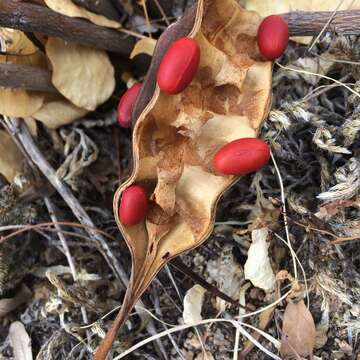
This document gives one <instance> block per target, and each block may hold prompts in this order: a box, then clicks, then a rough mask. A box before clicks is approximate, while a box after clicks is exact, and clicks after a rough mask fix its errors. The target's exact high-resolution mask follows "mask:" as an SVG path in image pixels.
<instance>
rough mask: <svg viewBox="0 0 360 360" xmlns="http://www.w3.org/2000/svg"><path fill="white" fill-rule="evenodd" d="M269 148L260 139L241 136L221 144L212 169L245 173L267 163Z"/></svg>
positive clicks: (227, 173)
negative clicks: (241, 137) (223, 144)
mask: <svg viewBox="0 0 360 360" xmlns="http://www.w3.org/2000/svg"><path fill="white" fill-rule="evenodd" d="M269 158H270V148H269V146H268V145H267V144H266V143H265V142H263V141H262V140H259V139H256V138H243V139H238V140H235V141H232V142H230V143H229V144H227V145H225V146H223V147H222V148H221V149H220V150H219V151H218V152H217V153H216V155H215V157H214V159H213V167H214V169H215V170H216V171H217V172H219V173H221V174H225V175H245V174H248V173H251V172H253V171H256V170H258V169H260V168H261V167H263V166H264V165H266V164H267V162H268V161H269Z"/></svg>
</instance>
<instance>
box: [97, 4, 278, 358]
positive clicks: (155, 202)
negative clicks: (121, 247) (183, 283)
mask: <svg viewBox="0 0 360 360" xmlns="http://www.w3.org/2000/svg"><path fill="white" fill-rule="evenodd" d="M260 21H261V18H260V17H259V16H258V15H257V14H256V13H254V12H248V11H246V10H244V9H242V8H241V7H240V6H239V5H238V3H237V1H236V0H208V1H206V2H204V1H203V0H200V1H198V3H197V8H196V7H195V6H194V7H192V8H190V10H189V11H188V12H187V13H186V14H185V15H184V17H183V18H182V19H181V20H180V21H179V22H177V23H176V24H174V25H172V26H171V27H169V28H168V30H167V31H166V32H165V33H164V34H163V35H162V36H161V38H160V39H159V40H158V42H157V46H156V49H155V52H154V55H153V60H152V64H151V66H150V69H149V72H148V75H147V77H146V79H145V81H144V83H143V86H142V89H141V91H140V94H139V97H138V100H137V102H136V104H135V108H134V111H133V116H134V120H135V121H134V123H135V126H134V129H133V152H134V171H133V174H132V176H131V177H130V179H129V180H128V181H127V182H126V183H125V184H123V185H122V186H121V187H120V188H119V189H118V191H117V192H116V194H115V197H114V212H115V217H116V221H117V224H118V226H119V229H120V231H121V232H122V234H123V236H124V239H125V240H126V242H127V245H128V247H129V249H130V252H131V255H132V260H133V267H132V276H131V282H130V285H129V287H128V291H127V294H126V297H125V300H124V304H123V306H122V309H121V312H120V313H119V314H118V316H117V318H116V320H115V323H114V325H113V327H112V329H111V331H110V332H109V334H108V335H107V336H106V338H105V339H104V341H103V343H102V345H101V346H100V348H99V350H98V352H97V354H96V356H95V359H96V360H100V359H101V360H103V359H104V358H105V357H106V354H107V351H108V350H109V347H110V346H111V344H112V342H113V340H114V339H115V337H116V333H117V330H118V328H119V326H121V324H122V323H123V321H124V319H126V317H127V315H128V313H129V311H130V309H131V308H132V307H133V305H134V304H135V303H136V301H137V299H138V298H139V297H140V296H141V294H142V293H143V292H144V291H145V290H146V288H147V286H148V285H149V283H150V282H151V280H152V279H153V278H154V276H155V275H156V274H157V272H158V271H159V270H160V269H161V268H162V267H163V266H164V264H165V263H166V262H167V261H169V260H170V259H171V258H173V257H175V256H178V255H179V254H181V253H183V252H185V251H189V250H191V249H193V248H195V247H197V246H199V245H201V244H202V243H203V242H204V241H205V240H206V238H207V237H208V236H209V235H210V233H211V231H212V229H213V225H214V217H215V211H216V204H217V202H218V200H219V198H220V196H221V195H222V194H223V193H224V192H225V191H226V190H227V189H228V188H229V187H230V186H231V185H233V184H234V183H235V182H236V181H238V179H239V178H238V177H235V176H220V175H218V174H215V173H214V172H213V171H212V169H211V166H210V163H211V159H212V157H213V155H214V153H215V151H217V150H218V148H219V147H221V146H222V145H224V144H225V143H227V142H229V141H232V140H234V139H238V138H243V137H255V136H256V135H257V134H258V132H259V128H260V127H261V125H262V122H263V120H264V119H265V117H266V116H267V114H268V111H269V106H270V101H271V85H272V84H271V82H272V63H271V62H264V61H262V60H261V57H260V55H259V54H258V50H257V46H256V34H257V29H258V26H259V24H260ZM184 36H189V37H192V38H194V39H196V41H197V42H198V44H199V46H200V49H201V61H200V68H199V71H198V73H197V75H196V77H195V79H194V80H193V81H192V83H191V84H190V86H189V87H188V88H187V89H185V91H184V92H182V93H181V94H178V95H175V96H170V95H167V94H165V93H160V91H159V89H158V87H156V73H157V69H158V66H159V63H160V61H161V58H162V57H163V55H164V53H165V51H166V49H167V48H168V47H169V46H170V44H171V43H172V42H173V41H174V40H176V39H177V38H180V37H184ZM231 75H232V76H231ZM199 119H200V120H201V122H200V123H199ZM193 122H195V125H193ZM165 160H166V161H165ZM134 183H136V184H140V185H142V186H143V187H144V188H145V189H146V190H147V192H148V194H149V197H150V199H152V202H151V205H150V208H151V211H150V213H149V214H148V216H147V219H146V221H145V222H143V223H140V224H138V225H136V226H130V227H129V226H123V225H122V224H121V222H120V220H119V217H118V209H119V203H120V199H121V194H122V192H123V191H124V190H125V189H126V188H127V187H129V186H130V185H132V184H134ZM164 184H165V185H164ZM153 209H157V212H158V213H157V215H158V216H156V217H153ZM159 209H160V210H159ZM160 219H161V221H159V220H160Z"/></svg>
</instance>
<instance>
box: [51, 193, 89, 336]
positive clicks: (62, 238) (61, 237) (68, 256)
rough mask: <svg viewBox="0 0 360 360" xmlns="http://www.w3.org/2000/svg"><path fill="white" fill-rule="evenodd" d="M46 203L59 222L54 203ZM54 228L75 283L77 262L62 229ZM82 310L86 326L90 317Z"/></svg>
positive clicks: (82, 308) (53, 218) (54, 220)
mask: <svg viewBox="0 0 360 360" xmlns="http://www.w3.org/2000/svg"><path fill="white" fill-rule="evenodd" d="M44 202H45V205H46V207H47V210H48V212H49V215H50V218H51V220H52V221H53V222H57V221H58V219H57V217H56V213H55V206H54V204H53V203H52V201H51V200H50V198H48V197H45V198H44ZM54 226H55V229H56V230H58V232H57V236H58V238H59V240H60V242H61V246H62V248H63V251H64V254H65V256H66V260H67V262H68V264H69V267H70V271H71V275H72V278H73V281H74V282H77V281H78V275H77V271H76V266H75V261H74V259H73V257H72V255H71V252H70V249H69V246H68V244H67V241H66V238H65V235H64V234H63V233H62V231H61V228H60V226H59V225H54ZM80 310H81V316H82V319H83V322H84V323H85V324H88V323H89V320H88V316H87V313H86V309H85V306H81V308H80ZM87 336H90V332H89V331H87Z"/></svg>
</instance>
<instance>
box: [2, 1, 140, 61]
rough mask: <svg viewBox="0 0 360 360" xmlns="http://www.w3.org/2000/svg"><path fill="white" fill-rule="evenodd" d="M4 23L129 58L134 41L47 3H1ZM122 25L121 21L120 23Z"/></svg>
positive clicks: (7, 25) (4, 24)
mask: <svg viewBox="0 0 360 360" xmlns="http://www.w3.org/2000/svg"><path fill="white" fill-rule="evenodd" d="M0 26H3V27H10V28H14V29H19V30H22V31H25V32H40V33H42V34H45V35H48V36H53V37H58V38H61V39H63V40H66V41H70V42H75V43H79V44H82V45H87V46H90V47H95V48H99V49H104V50H108V51H112V52H115V53H118V54H120V55H122V56H123V57H124V58H126V59H127V58H128V57H129V54H130V52H131V50H132V48H133V45H134V40H133V39H132V38H130V37H128V36H124V35H123V34H122V33H121V32H119V31H116V30H112V29H108V28H105V27H102V26H98V25H95V24H92V23H91V22H89V21H86V20H82V19H78V18H71V17H68V16H64V15H62V14H59V13H57V12H55V11H52V10H50V9H49V8H47V7H45V6H40V5H35V4H29V3H24V2H21V1H18V0H2V1H1V2H0ZM119 26H120V24H119Z"/></svg>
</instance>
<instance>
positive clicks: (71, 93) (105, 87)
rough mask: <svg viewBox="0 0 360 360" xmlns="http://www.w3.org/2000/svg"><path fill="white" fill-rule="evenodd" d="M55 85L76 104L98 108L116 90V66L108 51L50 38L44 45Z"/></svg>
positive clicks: (93, 108) (92, 108) (89, 108)
mask: <svg viewBox="0 0 360 360" xmlns="http://www.w3.org/2000/svg"><path fill="white" fill-rule="evenodd" d="M45 49H46V55H47V56H48V58H49V60H50V62H51V65H52V68H53V73H52V82H53V84H54V86H55V87H56V88H57V89H58V90H59V91H60V93H61V94H62V95H64V96H65V97H66V98H67V99H69V100H70V101H71V102H72V103H73V104H75V105H76V106H78V107H80V108H84V109H86V110H95V109H96V107H97V106H98V105H100V104H102V103H103V102H104V101H106V100H107V99H108V98H109V97H110V96H111V94H112V93H113V91H114V88H115V78H114V68H113V66H112V65H111V63H110V60H109V57H108V55H107V54H106V52H105V51H101V50H96V49H92V48H88V47H85V46H82V45H77V44H70V43H66V42H64V41H63V40H60V39H55V38H49V40H48V41H47V43H46V46H45Z"/></svg>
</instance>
